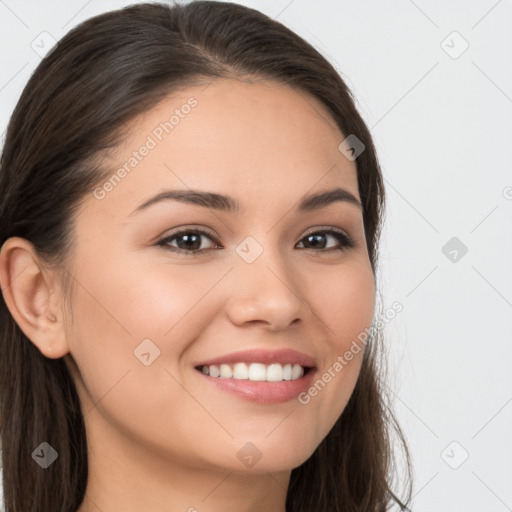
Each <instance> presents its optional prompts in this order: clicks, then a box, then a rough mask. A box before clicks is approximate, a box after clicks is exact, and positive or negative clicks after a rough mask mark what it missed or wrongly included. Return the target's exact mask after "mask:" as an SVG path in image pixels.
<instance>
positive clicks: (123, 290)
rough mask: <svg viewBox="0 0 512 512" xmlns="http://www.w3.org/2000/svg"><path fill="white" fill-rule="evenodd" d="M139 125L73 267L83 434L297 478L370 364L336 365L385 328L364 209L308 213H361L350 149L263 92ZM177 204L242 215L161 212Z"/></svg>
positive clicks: (307, 112)
mask: <svg viewBox="0 0 512 512" xmlns="http://www.w3.org/2000/svg"><path fill="white" fill-rule="evenodd" d="M132 126H133V128H132V131H131V132H130V133H131V135H130V137H129V138H128V139H126V141H125V142H124V143H123V145H122V146H120V147H119V148H117V150H116V152H115V155H114V154H111V155H110V156H109V157H107V158H105V160H104V161H103V165H104V166H108V167H109V168H110V169H111V170H112V172H111V174H110V175H109V176H110V179H109V181H106V182H102V183H100V184H99V185H98V188H96V189H95V190H94V191H91V194H90V195H89V196H88V197H87V198H86V199H85V201H84V203H83V204H82V206H81V207H80V209H79V211H78V214H77V216H76V223H75V234H76V245H75V247H74V249H73V251H72V253H71V254H70V258H69V262H70V265H69V267H68V269H69V271H70V273H71V275H72V276H73V278H74V279H73V280H72V281H73V283H74V287H75V288H74V295H73V297H72V311H73V318H72V319H71V318H68V319H67V322H66V336H67V340H68V343H69V352H70V354H68V355H67V356H66V358H65V360H66V362H67V363H68V364H69V366H70V368H71V369H72V371H73V372H74V373H73V375H74V378H75V381H76V384H77V388H78V391H79V394H80V397H81V401H82V405H83V408H84V414H85V421H86V427H87V431H88V436H89V438H90V439H95V441H96V442H97V444H98V445H100V444H102V445H103V446H108V445H112V443H114V444H115V445H116V446H118V447H122V449H123V451H124V452H125V453H132V454H133V453H135V452H137V453H153V454H155V457H156V456H157V455H158V457H162V458H164V459H167V460H169V461H174V462H177V463H179V464H185V465H187V466H191V467H197V468H203V469H205V468H207V469H219V468H221V469H223V470H231V471H238V472H257V473H258V472H260V473H263V472H267V471H281V470H286V469H291V468H293V467H296V466H298V465H300V464H301V463H302V462H304V461H305V460H306V459H307V458H308V457H309V456H310V455H311V454H312V453H313V451H314V450H315V448H316V447H317V446H318V445H319V443H320V442H321V441H322V439H323V438H324V437H325V436H326V435H327V433H328V432H329V430H330V429H331V428H332V427H333V425H334V423H335V422H336V420H337V419H338V417H339V416H340V414H341V413H342V411H343V409H344V407H345V406H346V404H347V401H348V399H349V397H350V395H351V393H352V391H353V389H354V386H355V383H356V380H357V377H358V374H359V370H360V366H361V361H362V356H363V350H360V351H358V352H357V353H354V354H353V358H352V360H351V361H350V362H347V361H346V358H343V356H344V354H345V353H346V352H347V351H348V350H349V349H350V347H351V345H352V346H353V341H354V340H357V336H358V335H359V334H360V333H361V332H363V331H365V329H367V328H369V326H370V324H371V322H372V318H373V314H374V295H375V294H374V292H375V290H374V278H373V274H372V270H371V266H370V261H369V257H368V252H367V247H366V240H365V234H364V226H363V218H362V210H361V208H360V206H358V205H357V204H356V203H355V202H351V201H349V200H340V196H339V195H338V196H337V199H336V200H333V201H328V202H325V203H322V202H319V201H316V202H315V201H310V202H309V203H307V204H306V207H305V208H302V209H301V208H300V205H301V204H302V203H303V202H305V201H307V199H308V198H309V197H311V196H313V195H317V194H319V193H322V192H326V191H330V190H332V189H344V190H345V191H346V192H347V193H349V194H351V195H352V196H354V197H355V198H356V199H358V200H359V199H360V197H359V191H358V184H357V174H356V164H355V162H354V161H351V160H349V159H347V158H346V157H345V156H344V155H343V154H342V153H341V152H340V150H339V149H338V146H339V144H340V143H341V142H342V141H343V139H344V138H345V137H344V135H342V134H341V133H340V131H339V130H338V129H337V128H336V126H335V124H334V122H333V120H332V119H331V118H330V116H329V114H328V112H327V110H326V109H325V107H323V105H322V104H320V103H319V102H318V101H317V100H315V99H313V98H312V97H310V96H308V95H306V94H305V93H303V92H298V91H295V90H294V89H293V88H291V87H289V86H284V85H282V84H277V83H275V82H269V81H259V82H255V83H247V82H244V81H236V80H227V79H222V80H221V79H217V80H214V81H213V82H212V83H211V84H210V85H208V86H205V85H199V86H194V87H190V88H188V89H184V90H183V91H181V92H177V93H174V94H172V95H171V96H169V97H168V98H166V99H165V101H163V102H162V103H160V104H159V105H158V106H157V107H156V108H154V109H153V110H151V111H149V112H147V114H145V115H144V116H142V117H140V118H138V119H137V120H136V122H134V123H133V125H132ZM347 135H348V134H347ZM144 148H145V149H144ZM119 169H124V172H123V171H122V170H121V171H120V170H119ZM169 191H179V192H182V193H187V194H189V193H191V192H192V191H196V192H198V194H199V193H200V194H218V195H219V196H220V195H222V196H229V197H230V198H232V201H233V202H236V203H238V206H239V209H238V211H236V212H235V211H234V209H233V210H230V209H228V208H224V206H226V205H227V204H228V201H227V200H225V199H222V200H221V199H219V198H218V197H217V196H209V197H210V199H211V197H213V199H214V200H209V201H207V200H206V199H202V200H201V201H202V204H198V203H197V201H199V198H200V196H199V195H195V196H192V197H191V198H189V200H188V202H187V201H185V200H181V201H180V200H178V199H176V198H174V199H172V198H169V197H168V198H167V199H165V198H161V200H158V201H157V200H155V201H152V199H153V198H155V196H158V195H159V194H163V193H166V192H169ZM182 199H183V198H182ZM207 199H208V198H207ZM193 200H194V202H192V201H193ZM201 201H199V202H201ZM148 202H149V203H148ZM145 204H146V206H144V205H145ZM141 205H142V206H141ZM330 231H334V233H330ZM177 232H181V234H177ZM203 232H204V233H203ZM336 232H341V233H342V235H341V238H339V237H338V235H337V234H336ZM311 235H313V236H311ZM344 237H349V238H350V239H351V240H352V241H353V246H352V247H350V246H348V245H345V243H346V239H345V238H344ZM177 250H181V252H179V253H178V252H177ZM242 351H252V352H248V353H246V354H243V355H236V354H235V353H237V352H242ZM232 354H235V355H232ZM341 358H343V360H344V361H345V363H344V364H343V365H342V366H343V367H342V369H340V368H339V365H336V362H337V361H338V363H339V361H340V359H341ZM209 362H217V364H216V365H213V367H212V366H209V370H208V371H209V373H210V374H211V375H206V374H205V373H203V371H202V366H203V365H207V363H209ZM75 363H76V366H75ZM238 363H246V366H244V365H243V364H238ZM251 363H260V364H254V365H251ZM263 363H267V365H265V366H262V364H263ZM270 363H281V364H274V365H272V366H271V367H269V366H268V365H270ZM221 364H222V367H221ZM235 364H236V366H235ZM288 364H290V365H291V366H292V367H293V365H294V364H298V365H299V366H308V367H310V369H309V370H307V371H306V373H305V375H304V376H303V377H300V375H301V372H302V370H301V369H300V368H299V367H296V368H295V370H293V372H292V375H291V376H290V367H289V366H287V365H288ZM245 368H247V370H248V372H249V375H250V377H251V379H243V378H241V379H238V378H234V377H231V378H229V377H228V375H229V373H230V371H235V376H237V377H246V375H244V369H245ZM221 370H222V372H223V375H224V377H217V376H215V375H217V373H218V371H221ZM205 371H206V370H205ZM329 371H330V373H329ZM226 372H227V373H226ZM326 373H329V375H330V378H329V375H328V376H327V377H325V376H324V374H326ZM297 376H299V378H296V377H297ZM322 376H324V377H322ZM290 377H291V378H292V380H289V379H290ZM252 378H254V379H261V378H263V379H267V378H271V379H277V380H276V381H275V382H271V381H266V380H259V381H258V380H255V381H253V380H252ZM280 379H287V380H280ZM319 380H320V381H321V382H322V383H323V384H320V385H319V384H317V386H316V388H315V389H316V392H315V391H313V392H312V393H309V392H308V389H310V388H311V387H315V382H317V381H319ZM141 450H142V452H141Z"/></svg>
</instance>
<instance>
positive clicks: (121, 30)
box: [0, 1, 412, 512]
mask: <svg viewBox="0 0 512 512" xmlns="http://www.w3.org/2000/svg"><path fill="white" fill-rule="evenodd" d="M248 75H251V76H256V77H261V78H264V79H273V80H277V81H280V82H281V83H285V84H288V85H289V86H290V87H293V88H294V89H295V90H296V91H299V92H301V93H309V94H311V95H312V96H313V97H315V98H317V99H318V100H320V101H321V102H322V103H323V104H324V105H325V106H326V107H327V109H328V111H329V112H330V114H331V115H332V118H333V119H334V121H335V123H336V124H337V125H338V127H339V129H340V130H341V132H342V133H343V134H344V135H345V136H348V135H349V134H354V135H355V136H356V137H357V138H358V139H359V140H360V141H362V143H363V144H364V146H365V150H364V151H363V153H362V154H360V155H359V156H358V158H357V162H356V163H357V173H358V186H359V193H360V197H361V201H362V205H363V220H364V228H365V233H366V240H367V244H368V252H369V256H370V261H371V265H372V269H373V273H374V275H375V274H376V270H377V250H378V241H379V237H380V231H381V226H382V219H383V211H384V197H385V196H384V186H383V179H382V175H381V170H380V168H379V163H378V160H377V156H376V151H375V148H374V145H373V142H372V139H371V136H370V133H369V130H368V128H367V127H366V125H365V123H364V122H363V120H362V118H361V116H360V115H359V113H358V111H357V110H356V107H355V105H354V100H353V97H352V95H351V92H350V91H349V90H348V88H347V86H346V85H345V83H344V82H343V80H342V79H341V77H340V76H339V74H338V73H337V72H336V70H335V69H334V67H333V66H332V65H331V64H330V63H329V62H328V61H327V60H326V58H324V57H323V56H322V55H321V54H320V53H319V52H318V51H317V50H315V49H314V48H313V47H312V46H311V45H310V44H308V43H307V42H306V41H304V40H303V39H302V38H300V37H299V36H298V35H296V34H295V33H293V32H292V31H291V30H289V29H288V28H286V27H285V26H284V25H282V24H281V23H278V22H276V21H275V20H272V19H271V18H269V17H267V16H266V15H264V14H262V13H260V12H258V11H257V10H254V9H250V8H247V7H243V6H240V5H237V4H232V3H224V2H213V1H195V2H191V3H189V4H187V5H179V4H178V5H173V6H169V5H165V4H158V3H147V4H138V5H133V6H129V7H126V8H124V9H120V10H116V11H112V12H108V13H105V14H102V15H99V16H96V17H94V18H92V19H89V20H87V21H85V22H83V23H82V24H80V25H79V26H77V27H76V28H74V29H73V30H71V31H70V32H69V33H68V34H67V35H66V36H65V37H63V38H62V39H61V40H60V41H59V42H58V44H57V45H56V47H55V48H53V49H52V51H50V53H49V54H48V55H47V56H46V57H45V58H44V59H43V60H42V61H41V63H40V64H39V66H38V67H37V69H36V71H35V72H34V74H33V75H32V77H31V78H30V80H29V81H28V83H27V85H26V87H25V89H24V90H23V93H22V95H21V97H20V99H19V101H18V104H17V106H16V108H15V110H14V112H13V114H12V117H11V119H10V122H9V126H8V130H7V133H6V139H5V145H4V148H3V152H2V156H1V163H0V165H1V167H0V218H1V223H0V245H2V244H3V243H4V242H5V241H6V240H7V239H8V238H9V237H13V236H19V237H23V238H25V239H27V240H29V241H30V242H31V243H32V244H33V245H34V247H35V249H36V250H37V252H38V254H39V255H40V256H41V257H42V258H43V259H44V261H46V262H48V264H50V265H54V266H55V267H58V266H60V265H62V264H63V262H64V261H65V256H66V254H67V253H68V251H69V249H70V247H71V245H72V243H73V222H72V221H73V213H74V212H75V211H76V208H77V207H78V205H79V204H80V201H81V200H83V199H84V198H85V197H86V196H87V195H88V194H90V193H91V191H92V190H93V189H94V187H95V185H96V184H97V183H100V182H102V181H103V180H104V179H105V177H106V175H107V174H108V173H105V169H102V168H101V166H99V165H97V161H98V159H97V157H98V155H101V152H102V151H104V150H105V149H108V148H112V147H115V146H116V145H117V144H118V143H119V142H120V141H121V140H122V137H124V135H126V126H127V123H128V121H130V120H132V119H134V118H135V117H136V116H137V115H139V114H141V113H142V112H144V111H146V110H148V109H150V108H151V107H153V106H155V105H156V104H157V103H158V102H159V101H161V100H162V99H164V98H165V96H166V95H168V94H169V93H171V92H173V91H175V90H176V89H177V88H182V87H186V86H188V85H191V84H194V83H195V81H196V80H199V79H202V80H204V79H205V78H206V79H209V80H211V79H214V78H215V77H226V76H239V77H243V76H248ZM340 142H341V141H340ZM64 274H66V273H64ZM2 285H3V286H9V283H2ZM63 286H67V288H66V289H67V290H69V289H70V287H71V283H69V282H66V281H63ZM381 338H382V336H381V334H380V331H378V330H377V331H375V332H374V333H373V334H372V336H371V340H370V341H369V342H368V343H367V347H366V351H365V354H364V358H363V363H362V367H361V372H360V375H359V378H358V381H357V384H356V387H355V390H354V392H353V394H352V396H351V398H350V400H349V402H348V404H347V406H346V408H345V409H344V411H343V413H342V414H341V416H340V418H339V420H338V421H337V423H336V424H335V426H334V427H333V428H332V430H331V431H330V432H329V434H328V435H327V436H326V437H325V439H324V440H323V441H322V443H321V444H320V445H319V446H318V448H317V449H316V451H315V452H314V453H313V455H312V456H311V457H310V458H309V459H308V460H307V461H306V462H304V463H303V464H302V465H301V466H299V467H297V468H295V469H293V470H292V474H291V480H290V486H289V489H288V494H287V500H286V509H287V511H288V512H327V511H328V512H352V511H353V512H356V511H357V512H363V511H365V512H383V511H385V510H388V509H389V507H390V506H392V505H398V506H399V507H400V509H401V510H408V509H407V504H408V503H409V501H410V496H411V487H412V483H411V480H412V477H411V463H410V457H409V452H408V449H407V445H406V441H405V439H404V436H403V434H402V432H401V430H400V427H399V425H398V423H397V421H396V419H395V416H394V415H393V412H392V409H391V407H390V405H389V403H388V400H387V399H386V390H385V389H384V381H383V367H382V365H381V358H382V357H381V356H382V353H381V352H382V347H381V344H382V343H381V342H382V340H381ZM0 434H1V440H2V462H3V486H4V500H5V512H36V511H37V512H56V511H62V512H76V510H77V509H78V507H79V506H80V504H81V503H82V501H83V499H84V494H85V489H86V485H87V477H88V463H87V444H86V435H85V425H84V421H83V415H82V411H81V408H80V403H79V399H78V395H77V392H76V389H75V387H74V383H73V381H72V378H71V376H70V374H69V372H68V369H67V366H66V365H65V362H64V360H63V358H60V359H49V358H46V357H44V356H43V355H42V354H41V352H39V350H38V349H37V348H36V347H35V345H34V344H33V343H32V342H31V341H30V340H29V339H28V338H27V337H26V336H25V335H24V334H23V332H22V331H21V329H20V328H19V326H18V325H17V323H16V322H15V321H14V319H13V317H12V316H11V314H10V312H9V310H8V308H7V306H6V303H5V300H2V301H0ZM392 434H394V435H397V438H398V441H399V445H400V446H401V448H402V449H403V453H404V454H405V458H406V466H405V467H406V469H407V475H406V478H405V480H406V483H407V484H408V485H407V487H406V490H407V491H408V494H407V496H406V498H401V499H400V498H399V497H398V496H397V495H396V494H397V491H396V489H395V490H393V486H394V483H393V482H394V477H395V476H396V468H395V464H394V462H395V456H396V454H395V453H394V451H393V446H394V445H393V436H392ZM43 441H46V442H48V443H49V444H50V445H51V446H52V447H53V448H55V450H57V452H58V454H59V459H58V464H52V465H51V466H50V467H49V468H48V469H46V470H45V471H41V468H40V467H39V466H38V465H37V464H35V463H34V461H33V460H32V452H33V451H34V449H35V448H36V447H37V446H39V445H40V444H41V442H43Z"/></svg>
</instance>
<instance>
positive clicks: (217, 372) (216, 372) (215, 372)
mask: <svg viewBox="0 0 512 512" xmlns="http://www.w3.org/2000/svg"><path fill="white" fill-rule="evenodd" d="M210 377H220V370H219V367H218V366H215V365H214V364H212V365H211V366H210Z"/></svg>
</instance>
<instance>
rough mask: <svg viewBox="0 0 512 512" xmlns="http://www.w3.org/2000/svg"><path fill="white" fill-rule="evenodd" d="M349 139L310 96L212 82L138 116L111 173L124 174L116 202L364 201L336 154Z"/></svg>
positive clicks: (260, 85) (111, 161) (279, 87)
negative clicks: (202, 196)
mask: <svg viewBox="0 0 512 512" xmlns="http://www.w3.org/2000/svg"><path fill="white" fill-rule="evenodd" d="M344 138H345V136H344V135H343V134H342V133H341V132H340V130H339V128H338V127H337V125H336V123H335V122H334V119H333V118H332V116H331V115H330V113H329V111H328V110H327V108H326V107H325V106H324V105H323V104H322V103H321V102H320V101H319V100H317V99H316V98H314V97H313V96H311V95H309V94H307V93H306V92H304V91H302V90H299V89H296V88H293V87H291V86H289V85H285V84H282V83H279V82H275V81H269V80H256V81H252V82H249V81H246V80H235V79H213V80H212V81H210V82H209V83H208V82H206V81H205V83H203V84H200V85H195V86H192V87H188V88H184V89H181V90H179V91H176V92H173V93H172V94H170V95H169V96H167V97H166V98H165V99H164V100H163V101H161V102H160V103H159V104H158V105H157V106H156V107H154V108H153V109H151V110H149V111H147V112H146V113H144V114H143V115H140V116H139V117H138V118H137V119H135V120H134V121H133V122H132V123H131V125H130V130H129V135H128V137H126V139H125V140H124V142H123V143H122V144H121V145H120V146H119V147H118V148H116V150H115V151H114V152H113V153H111V154H110V155H108V157H107V158H106V159H105V160H104V165H105V166H107V167H109V168H110V169H111V170H112V173H115V172H116V170H118V169H120V168H123V167H124V169H125V171H126V172H123V173H122V174H123V178H122V181H121V182H119V184H116V185H115V189H116V190H115V191H113V192H112V194H111V196H112V199H113V196H114V195H117V196H121V195H122V194H123V193H124V194H129V195H131V196H134V195H137V194H138V195H139V196H140V194H141V193H142V194H145V193H151V192H155V191H158V190H160V189H163V188H167V187H169V188H181V189H187V188H190V189H205V190H209V191H212V192H219V193H229V195H232V196H235V197H239V198H241V202H243V203H245V202H246V201H251V200H255V201H257V200H262V199H265V200H266V201H269V202H272V201H274V202H276V201H282V200H283V198H285V196H286V195H290V198H291V199H296V198H297V197H299V196H303V195H304V194H306V193H308V191H310V190H313V189H315V188H319V189H320V188H323V189H325V188H327V187H329V186H343V187H344V188H347V189H348V190H350V191H351V192H352V193H353V194H354V195H356V196H357V195H358V189H357V170H356V165H355V162H353V161H350V160H348V159H347V158H345V156H344V155H343V154H342V153H341V152H340V151H339V149H338V146H339V144H340V143H341V141H342V140H343V139H344ZM144 148H146V149H144ZM142 150H143V151H142ZM141 153H144V155H142V156H141ZM120 190H122V192H120ZM296 196H297V197H296Z"/></svg>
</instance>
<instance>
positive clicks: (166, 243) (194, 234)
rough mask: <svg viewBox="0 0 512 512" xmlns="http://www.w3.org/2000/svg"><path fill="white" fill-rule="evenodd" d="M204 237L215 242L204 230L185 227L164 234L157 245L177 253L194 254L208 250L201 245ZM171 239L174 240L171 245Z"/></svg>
mask: <svg viewBox="0 0 512 512" xmlns="http://www.w3.org/2000/svg"><path fill="white" fill-rule="evenodd" d="M204 238H208V239H209V240H211V241H212V242H215V243H217V242H216V240H215V239H214V238H213V236H212V235H210V234H209V233H207V232H205V231H200V230H191V229H187V230H181V231H178V232H176V233H173V234H171V235H169V236H166V237H165V238H163V239H162V240H160V241H159V242H158V243H157V245H159V246H162V247H164V248H166V249H170V250H171V251H174V252H177V253H187V254H190V255H196V254H201V253H202V252H204V251H206V250H208V248H207V247H204V245H203V239H204ZM173 241H176V245H171V244H172V242H173Z"/></svg>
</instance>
